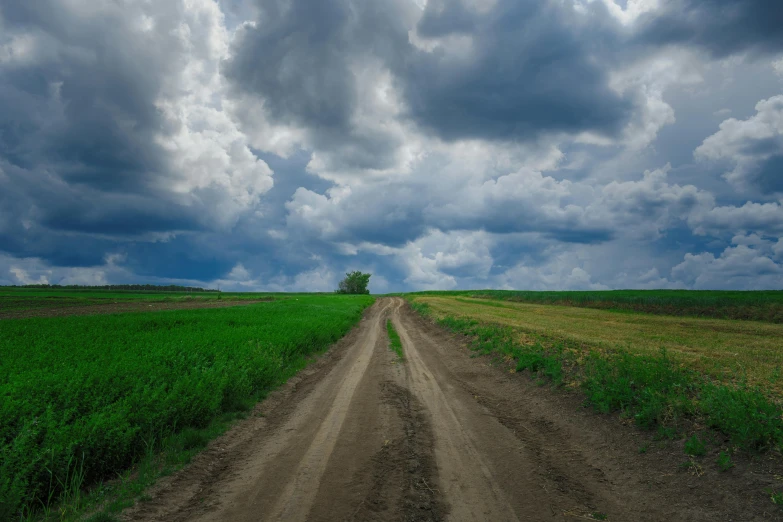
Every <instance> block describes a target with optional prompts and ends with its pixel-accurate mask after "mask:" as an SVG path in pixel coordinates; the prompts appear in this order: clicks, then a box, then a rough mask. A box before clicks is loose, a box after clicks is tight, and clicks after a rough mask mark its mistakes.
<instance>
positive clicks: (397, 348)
mask: <svg viewBox="0 0 783 522" xmlns="http://www.w3.org/2000/svg"><path fill="white" fill-rule="evenodd" d="M386 331H387V332H388V333H389V348H391V350H392V351H393V352H394V353H396V354H397V358H398V359H399V360H400V361H404V360H405V354H404V353H403V351H402V341H401V340H400V336H399V334H398V333H397V330H395V329H394V324H393V323H392V321H391V319H387V320H386Z"/></svg>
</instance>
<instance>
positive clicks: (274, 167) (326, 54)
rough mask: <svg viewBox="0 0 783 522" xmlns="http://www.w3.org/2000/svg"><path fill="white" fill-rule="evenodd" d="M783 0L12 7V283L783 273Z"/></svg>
mask: <svg viewBox="0 0 783 522" xmlns="http://www.w3.org/2000/svg"><path fill="white" fill-rule="evenodd" d="M781 27H783V2H781V1H780V0H743V1H737V0H592V1H591V0H372V1H368V0H35V1H24V2H23V1H19V0H0V284H30V283H51V284H112V283H114V284H119V283H160V284H163V283H170V282H174V283H180V284H198V285H201V286H209V287H215V286H218V285H219V286H220V287H221V288H222V289H235V290H301V291H304V290H312V291H323V290H325V291H329V290H332V289H334V288H335V287H336V284H337V281H338V280H339V279H340V277H341V276H342V275H343V274H344V273H345V272H346V271H348V270H354V269H358V270H363V271H370V272H372V273H373V274H374V275H373V278H372V280H371V289H372V290H373V292H388V291H400V290H414V289H452V288H488V287H494V288H519V289H535V290H544V289H603V288H732V289H757V288H783V239H781V236H783V30H781Z"/></svg>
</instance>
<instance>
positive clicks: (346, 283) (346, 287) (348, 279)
mask: <svg viewBox="0 0 783 522" xmlns="http://www.w3.org/2000/svg"><path fill="white" fill-rule="evenodd" d="M371 276H372V274H363V273H361V272H359V271H358V270H356V271H354V272H348V273H347V274H345V279H343V280H342V281H340V285H339V288H337V290H335V292H337V293H338V294H369V293H370V290H369V289H368V288H367V285H368V284H369V283H370V277H371Z"/></svg>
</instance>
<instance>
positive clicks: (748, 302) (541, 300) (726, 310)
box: [409, 290, 783, 323]
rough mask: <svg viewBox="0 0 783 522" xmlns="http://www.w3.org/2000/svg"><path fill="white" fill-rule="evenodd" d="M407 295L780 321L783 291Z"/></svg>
mask: <svg viewBox="0 0 783 522" xmlns="http://www.w3.org/2000/svg"><path fill="white" fill-rule="evenodd" d="M409 295H421V296H426V295H430V296H443V297H447V296H451V297H454V296H462V297H478V298H484V299H497V300H503V301H515V302H523V303H538V304H556V305H562V306H577V307H587V308H599V309H608V310H619V311H623V310H625V311H636V312H645V313H652V314H659V315H674V316H691V317H713V318H722V319H744V320H755V321H767V322H772V323H783V290H766V291H748V292H741V291H717V290H607V291H591V292H579V291H573V292H531V291H519V290H466V291H450V292H417V293H413V294H409Z"/></svg>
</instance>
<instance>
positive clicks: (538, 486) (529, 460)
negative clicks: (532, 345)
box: [123, 298, 772, 521]
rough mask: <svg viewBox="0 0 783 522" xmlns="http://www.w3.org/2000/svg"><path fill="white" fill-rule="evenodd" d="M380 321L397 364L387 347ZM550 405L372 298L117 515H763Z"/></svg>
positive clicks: (540, 393) (387, 301)
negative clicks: (352, 324)
mask: <svg viewBox="0 0 783 522" xmlns="http://www.w3.org/2000/svg"><path fill="white" fill-rule="evenodd" d="M387 319H391V320H392V321H393V323H394V325H395V327H396V329H397V331H398V332H399V334H400V337H401V339H402V343H403V350H404V353H405V361H404V362H403V363H400V362H399V361H397V360H396V359H395V358H396V356H395V355H394V354H393V352H392V351H391V350H389V349H388V338H387V336H386V332H385V324H386V320H387ZM556 395H557V394H552V392H551V391H549V390H545V389H541V388H538V387H535V386H532V385H531V384H530V383H529V380H528V382H525V380H524V379H522V378H520V377H519V376H511V375H509V374H507V373H504V372H503V371H502V370H500V369H499V368H497V367H493V366H491V365H489V364H488V363H487V361H486V360H485V359H474V358H471V355H470V353H469V352H468V351H467V350H466V349H465V348H464V346H462V345H461V343H460V342H459V340H457V339H454V338H453V337H452V336H450V335H448V334H446V333H444V332H443V331H441V330H440V329H438V328H437V327H435V326H434V325H431V324H429V323H427V322H425V321H423V320H422V319H421V318H419V317H418V316H416V315H415V314H413V312H411V311H410V309H409V308H408V307H407V305H405V303H404V301H403V300H402V299H399V298H383V299H379V300H378V301H377V302H376V303H375V305H373V306H372V307H371V309H370V310H369V311H368V312H367V313H366V314H365V317H364V318H363V319H362V322H361V323H360V325H359V326H358V327H356V328H355V329H354V330H353V331H352V332H351V333H350V334H349V335H348V336H347V337H346V338H345V339H343V340H342V341H341V342H340V343H338V345H337V346H335V347H334V348H333V349H332V350H330V352H329V353H328V354H327V355H326V356H324V357H323V358H321V359H320V360H319V361H318V362H317V363H315V364H313V365H312V366H310V367H309V368H308V369H306V370H304V371H303V372H302V373H300V375H299V376H297V377H295V378H294V379H292V380H291V381H289V383H288V384H287V385H286V386H284V387H283V389H281V390H280V391H279V392H276V393H275V394H273V395H272V396H270V397H269V398H268V399H267V400H266V401H264V402H263V403H261V404H260V405H259V406H258V407H257V409H256V412H255V413H256V415H254V416H252V417H251V418H249V419H247V420H246V421H243V422H241V423H239V424H238V425H237V426H236V427H234V428H233V429H232V430H231V431H229V432H228V433H227V434H226V435H224V436H223V437H221V438H219V439H217V440H216V441H214V442H213V443H212V444H210V446H209V447H208V448H207V450H206V451H204V452H203V453H202V454H200V455H199V456H198V457H196V458H195V459H194V461H193V463H192V464H191V465H190V466H188V467H187V468H186V469H184V470H182V471H181V472H179V473H177V474H175V475H173V476H172V477H169V478H167V479H164V481H163V482H161V484H159V486H157V487H156V488H155V490H153V491H152V492H151V496H152V500H150V501H148V502H143V503H139V504H137V505H136V506H135V507H134V508H132V509H130V510H128V511H126V512H125V513H124V515H123V517H124V518H125V519H126V520H157V521H162V520H166V521H169V520H172V521H185V520H187V521H190V520H202V521H223V520H225V521H256V520H286V521H289V520H290V521H300V520H314V521H321V520H323V521H327V520H329V521H331V520H357V521H364V520H380V521H386V520H405V521H408V520H422V521H424V520H427V521H431V520H453V521H463V520H464V521H468V520H487V521H505V520H508V521H514V520H520V521H523V520H524V521H527V520H530V521H544V520H578V519H579V518H582V519H585V518H587V519H590V518H593V517H596V518H598V519H600V517H601V516H602V515H606V516H608V520H628V521H637V520H639V521H643V520H649V521H656V520H666V519H668V520H770V519H772V517H771V516H767V515H769V514H768V513H764V512H762V511H761V508H759V509H755V507H754V506H752V505H751V504H749V501H748V500H747V499H746V497H745V495H744V493H743V491H742V490H741V488H740V489H739V490H737V488H732V487H731V484H730V483H726V484H724V483H722V482H720V480H719V481H718V482H716V483H714V484H712V485H711V486H710V487H703V486H702V485H701V484H699V483H698V482H697V481H692V480H691V478H690V476H689V475H688V474H681V475H680V476H674V477H673V478H672V479H671V480H660V478H659V476H660V475H664V476H665V473H663V471H666V468H665V466H664V465H663V464H659V463H658V464H656V463H650V462H649V461H647V462H645V461H644V460H642V459H641V458H640V456H639V455H638V454H636V448H637V447H638V446H634V445H633V444H634V443H635V440H629V437H630V438H632V437H633V436H634V435H633V434H632V433H631V432H629V431H628V430H627V429H624V427H622V429H617V425H614V424H612V422H610V421H607V417H605V416H602V417H599V416H594V415H589V414H581V413H575V410H574V408H573V405H572V404H570V403H568V401H567V400H564V399H562V398H558V397H556ZM661 466H664V467H661ZM661 470H663V471H661ZM672 475H675V474H672ZM691 482H694V483H695V484H696V485H695V486H691V484H690V483H691ZM686 485H687V487H686ZM755 513H758V515H759V516H756V514H755ZM594 519H595V518H594Z"/></svg>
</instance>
